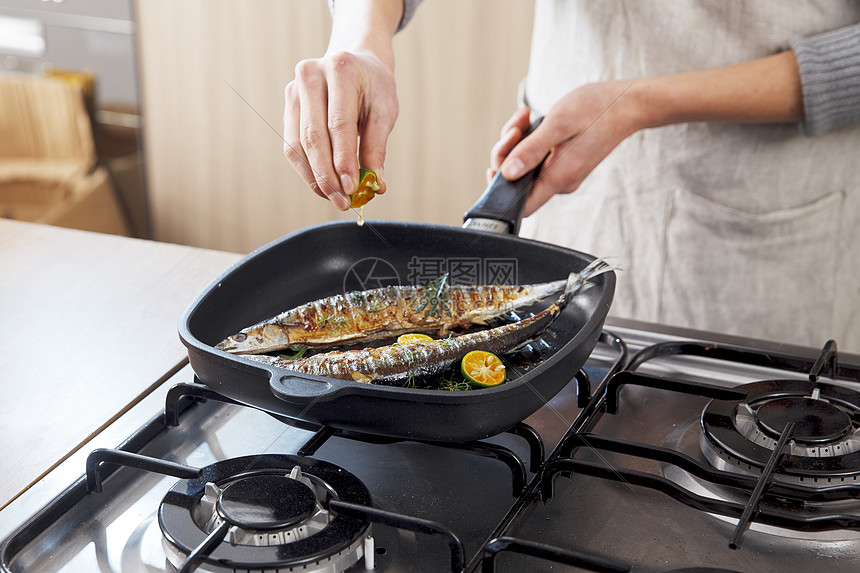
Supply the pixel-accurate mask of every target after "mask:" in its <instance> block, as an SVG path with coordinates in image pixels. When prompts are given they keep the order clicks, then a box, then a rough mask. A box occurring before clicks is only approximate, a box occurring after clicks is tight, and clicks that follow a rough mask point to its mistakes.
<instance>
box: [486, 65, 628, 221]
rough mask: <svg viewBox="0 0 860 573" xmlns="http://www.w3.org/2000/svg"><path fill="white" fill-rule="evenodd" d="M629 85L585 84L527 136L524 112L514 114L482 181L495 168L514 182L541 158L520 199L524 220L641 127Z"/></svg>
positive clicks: (573, 187) (567, 190)
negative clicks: (525, 196)
mask: <svg viewBox="0 0 860 573" xmlns="http://www.w3.org/2000/svg"><path fill="white" fill-rule="evenodd" d="M630 85H631V82H620V81H612V82H600V83H594V84H587V85H585V86H582V87H580V88H577V89H576V90H573V91H572V92H570V93H568V94H567V95H566V96H564V97H563V98H562V99H561V100H559V101H558V102H557V103H556V104H555V105H554V106H553V107H552V108H551V109H550V110H549V112H548V113H547V114H546V116H545V117H544V119H543V121H542V122H541V124H540V125H539V126H538V127H537V128H536V129H535V130H534V132H532V133H531V134H530V135H529V136H528V137H526V138H523V137H522V135H523V133H525V132H526V130H528V127H529V110H528V108H520V109H518V110H517V111H516V112H515V113H514V114H513V115H512V116H511V118H510V119H509V120H508V121H507V122H506V123H505V125H504V126H503V127H502V130H501V136H500V139H499V141H498V142H497V143H496V144H495V145H494V146H493V148H492V150H491V151H490V168H489V169H488V170H487V180H488V181H490V180H491V179H492V177H493V176H495V173H496V171H498V169H499V168H500V167H501V170H502V174H503V175H504V176H505V178H507V179H510V180H515V179H519V178H520V177H521V176H522V175H523V174H525V173H527V172H528V171H531V170H532V169H534V168H535V167H537V165H538V164H539V163H540V162H541V160H542V159H544V158H546V161H545V162H544V166H543V168H542V170H541V173H540V176H539V177H538V179H537V181H536V183H535V185H534V187H533V188H532V190H531V192H530V193H529V197H528V199H527V200H526V204H525V209H524V212H523V215H524V216H526V217H527V216H529V215H531V214H532V213H534V212H535V211H537V209H538V208H539V207H541V206H542V205H543V204H544V203H546V202H547V201H548V200H549V199H550V198H551V197H552V196H553V195H555V194H557V193H571V192H573V191H575V190H576V189H577V188H578V187H579V185H580V184H581V183H582V181H583V180H584V179H585V177H586V176H587V175H588V174H589V173H591V171H592V170H593V169H594V168H595V167H596V166H597V165H598V164H599V163H600V162H601V161H602V160H603V159H604V158H605V157H606V156H607V155H609V153H610V152H611V151H612V150H613V149H614V148H615V147H616V146H617V145H618V144H619V143H620V142H621V141H623V140H624V139H625V138H626V137H628V136H629V135H631V134H632V133H634V132H635V131H637V130H638V129H640V128H641V127H642V126H643V123H642V120H641V118H640V114H638V113H637V106H636V105H630V104H631V103H635V102H633V101H632V100H633V99H634V98H632V97H630V98H629V100H628V99H625V98H626V97H627V95H628V94H627V90H628V88H629V87H630Z"/></svg>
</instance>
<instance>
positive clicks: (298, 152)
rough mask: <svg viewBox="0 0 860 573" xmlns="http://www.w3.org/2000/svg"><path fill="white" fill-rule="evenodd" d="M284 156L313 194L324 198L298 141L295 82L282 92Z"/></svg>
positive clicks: (297, 104) (297, 98)
mask: <svg viewBox="0 0 860 573" xmlns="http://www.w3.org/2000/svg"><path fill="white" fill-rule="evenodd" d="M284 102H285V103H284V156H285V157H286V158H287V160H288V161H289V162H290V164H292V166H293V168H294V169H295V170H296V171H297V172H298V174H299V176H300V177H301V178H302V179H303V180H304V182H305V183H307V185H308V187H310V188H311V189H312V190H313V192H314V193H316V194H317V195H319V196H320V197H322V198H323V199H325V198H326V196H325V194H324V193H323V192H322V191H321V190H320V188H319V184H318V183H317V180H316V175H315V174H314V172H313V171H312V170H311V167H310V163H309V162H308V158H307V156H306V155H305V151H304V149H303V148H302V144H301V142H300V141H299V122H298V119H299V109H300V108H299V95H298V87H297V86H296V82H294V81H293V82H290V83H289V84H287V87H286V88H285V90H284Z"/></svg>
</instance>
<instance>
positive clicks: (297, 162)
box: [284, 0, 403, 210]
mask: <svg viewBox="0 0 860 573" xmlns="http://www.w3.org/2000/svg"><path fill="white" fill-rule="evenodd" d="M402 14H403V1H402V0H339V1H337V2H335V6H334V11H333V14H332V33H331V37H330V39H329V45H328V49H327V50H326V53H325V55H324V56H323V57H322V58H317V59H310V60H303V61H301V62H299V63H298V64H297V65H296V77H295V80H293V81H292V82H290V83H289V84H287V87H286V89H285V104H284V154H285V155H286V157H287V159H289V161H290V163H292V165H293V167H294V168H295V169H296V170H297V171H298V172H299V174H300V175H301V176H302V178H303V179H304V180H305V182H307V184H308V185H309V186H310V187H311V189H312V190H313V191H314V192H315V193H316V194H317V195H320V196H321V197H326V198H328V199H329V200H331V201H332V203H333V204H334V205H335V206H336V207H337V208H339V209H341V210H344V209H347V208H348V207H349V199H348V198H347V196H346V195H350V194H352V193H353V192H354V191H355V188H356V185H357V184H358V171H359V161H360V162H361V166H362V167H367V168H368V169H372V170H374V171H376V172H377V174H378V175H379V176H380V183H381V185H382V189H381V190H380V192H384V190H385V183H384V179H383V178H382V177H383V176H382V171H383V163H384V161H385V146H386V143H387V141H388V136H389V134H390V133H391V130H392V129H393V127H394V121H395V120H396V118H397V113H398V102H397V93H396V87H395V83H394V52H393V50H392V46H391V40H392V38H393V36H394V33H395V31H396V30H397V27H398V25H399V23H400V19H401V17H402Z"/></svg>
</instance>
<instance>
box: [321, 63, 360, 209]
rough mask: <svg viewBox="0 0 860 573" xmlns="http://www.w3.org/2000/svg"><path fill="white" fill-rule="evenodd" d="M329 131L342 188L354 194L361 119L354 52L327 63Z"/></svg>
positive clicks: (346, 192)
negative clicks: (359, 122)
mask: <svg viewBox="0 0 860 573" xmlns="http://www.w3.org/2000/svg"><path fill="white" fill-rule="evenodd" d="M327 66H328V69H327V72H328V77H329V78H330V80H329V83H328V123H327V127H328V132H329V134H330V137H331V150H332V162H333V165H334V171H335V173H336V175H337V179H338V182H339V184H340V188H341V190H342V191H343V192H344V193H345V194H347V195H350V194H352V193H353V192H354V191H355V189H356V185H357V184H358V159H357V149H356V148H357V145H358V143H357V142H358V119H359V108H360V105H361V104H360V93H361V75H360V69H359V64H358V62H357V61H356V58H355V56H354V55H352V54H350V53H348V52H341V53H338V54H334V55H333V56H332V57H331V58H330V59H329V60H328V63H327Z"/></svg>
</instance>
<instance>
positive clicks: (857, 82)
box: [791, 24, 860, 136]
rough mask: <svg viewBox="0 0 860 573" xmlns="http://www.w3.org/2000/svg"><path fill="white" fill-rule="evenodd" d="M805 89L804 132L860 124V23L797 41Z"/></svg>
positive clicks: (811, 133)
mask: <svg viewBox="0 0 860 573" xmlns="http://www.w3.org/2000/svg"><path fill="white" fill-rule="evenodd" d="M791 49H792V50H794V55H795V57H796V58H797V65H798V68H799V69H800V80H801V84H802V86H803V111H804V115H805V119H804V122H803V125H802V129H803V132H804V133H805V134H806V135H809V136H815V135H820V134H822V133H826V132H828V131H831V130H834V129H839V128H842V127H850V126H854V125H860V24H855V25H853V26H846V27H844V28H838V29H836V30H831V31H829V32H824V33H822V34H817V35H815V36H808V37H805V38H794V39H792V40H791Z"/></svg>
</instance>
